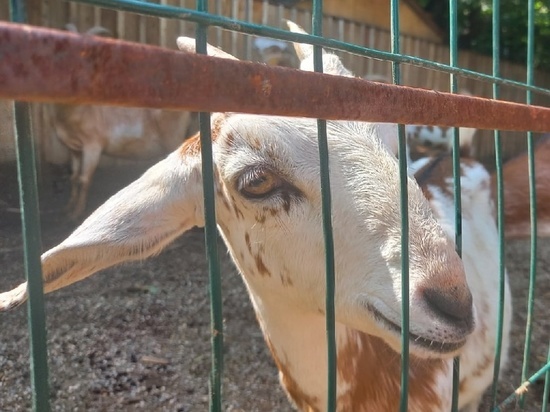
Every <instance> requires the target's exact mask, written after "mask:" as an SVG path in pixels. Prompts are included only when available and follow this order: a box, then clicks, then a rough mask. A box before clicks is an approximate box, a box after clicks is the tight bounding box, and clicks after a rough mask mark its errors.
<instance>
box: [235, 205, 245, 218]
mask: <svg viewBox="0 0 550 412" xmlns="http://www.w3.org/2000/svg"><path fill="white" fill-rule="evenodd" d="M233 210H234V211H235V216H236V217H237V219H240V220H242V219H244V215H243V212H241V211H240V210H239V208H238V207H235V208H234V209H233Z"/></svg>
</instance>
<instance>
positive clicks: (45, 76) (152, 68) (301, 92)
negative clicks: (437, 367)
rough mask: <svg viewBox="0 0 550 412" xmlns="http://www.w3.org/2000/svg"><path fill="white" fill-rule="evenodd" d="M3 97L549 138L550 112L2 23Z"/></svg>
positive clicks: (0, 72)
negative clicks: (469, 129)
mask: <svg viewBox="0 0 550 412" xmlns="http://www.w3.org/2000/svg"><path fill="white" fill-rule="evenodd" d="M0 62H1V64H0V98H5V99H16V100H24V101H37V102H38V101H42V102H48V101H49V102H57V103H75V104H76V103H78V104H112V105H121V106H143V107H159V108H166V109H180V110H191V111H212V112H222V111H224V112H225V111H233V112H245V113H255V114H273V115H281V116H300V117H313V118H321V119H342V120H362V121H375V122H392V123H404V124H426V125H439V126H468V127H475V128H479V129H501V130H517V131H527V130H531V131H534V132H549V131H550V108H544V107H537V106H527V105H523V104H517V103H510V102H503V101H494V100H489V99H482V98H475V97H469V96H460V95H452V94H449V93H441V92H436V91H431V90H424V89H414V88H410V87H403V86H395V85H389V84H382V83H375V82H369V81H366V80H361V79H353V78H344V77H338V76H331V75H325V74H320V73H311V72H303V71H300V70H294V69H288V68H282V67H269V66H266V65H262V64H257V63H250V62H240V61H233V60H226V59H219V58H213V57H207V56H201V55H194V54H186V53H181V52H177V51H173V50H167V49H162V48H159V47H153V46H147V45H142V44H136V43H129V42H123V41H120V40H115V39H105V38H100V37H93V36H81V35H77V34H73V33H68V32H63V31H57V30H52V29H45V28H38V27H33V26H27V25H19V24H12V23H4V22H3V23H0Z"/></svg>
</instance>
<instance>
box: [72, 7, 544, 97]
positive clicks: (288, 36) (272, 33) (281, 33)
mask: <svg viewBox="0 0 550 412" xmlns="http://www.w3.org/2000/svg"><path fill="white" fill-rule="evenodd" d="M69 1H73V2H77V3H87V4H91V5H94V6H103V7H108V8H111V9H115V10H122V11H130V12H134V13H140V14H144V15H147V16H155V17H164V18H175V19H180V20H186V21H192V22H195V23H200V24H207V25H210V26H216V27H220V28H222V29H227V30H233V31H238V32H240V33H245V34H252V35H256V36H266V37H271V38H274V39H279V40H286V41H297V42H301V43H310V44H313V45H315V46H321V47H327V48H330V49H334V50H340V51H345V52H348V53H352V54H355V55H358V56H363V57H371V58H374V59H378V60H384V61H391V62H394V63H405V64H411V65H413V66H417V67H423V68H425V69H432V70H437V71H440V72H444V73H449V74H455V75H460V76H462V77H467V78H469V79H474V80H480V81H485V82H490V83H496V84H500V85H506V86H512V87H517V88H520V89H523V90H530V91H532V92H536V93H539V94H545V95H550V90H549V89H545V88H542V87H537V86H534V85H532V84H526V83H522V82H518V81H515V80H510V79H503V78H501V77H497V76H491V75H489V74H485V73H480V72H476V71H473V70H468V69H463V68H460V67H453V66H449V65H448V64H443V63H439V62H436V61H433V60H426V59H422V58H420V57H416V56H409V55H406V54H394V53H391V52H387V51H383V50H377V49H371V48H369V47H364V46H359V45H356V44H351V43H346V42H344V41H341V40H336V39H329V38H326V37H320V36H315V35H310V34H300V33H291V32H289V31H287V30H281V29H278V28H275V27H268V26H262V25H258V24H254V23H250V22H246V21H242V20H237V19H231V18H229V17H225V16H217V15H212V14H208V13H204V12H200V11H197V10H193V9H187V8H183V7H176V6H167V5H164V4H156V3H148V2H145V1H140V0H69Z"/></svg>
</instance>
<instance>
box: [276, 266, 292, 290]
mask: <svg viewBox="0 0 550 412" xmlns="http://www.w3.org/2000/svg"><path fill="white" fill-rule="evenodd" d="M279 277H280V279H281V283H282V284H283V286H285V287H286V286H292V285H293V284H294V282H292V278H291V277H290V273H289V271H288V269H287V268H286V267H283V270H282V271H281V273H280V274H279Z"/></svg>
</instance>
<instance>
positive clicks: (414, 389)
mask: <svg viewBox="0 0 550 412" xmlns="http://www.w3.org/2000/svg"><path fill="white" fill-rule="evenodd" d="M446 367H447V366H446V364H445V363H444V362H443V361H440V360H419V359H411V362H410V368H409V378H410V379H409V407H410V408H411V410H426V411H428V410H440V409H441V408H442V407H443V405H442V404H441V400H440V398H439V396H438V394H437V393H436V392H435V390H434V388H435V387H436V386H437V385H436V376H437V374H438V373H440V372H443V371H445V370H446ZM367 371H368V373H367ZM337 373H338V377H339V379H340V380H341V382H344V383H348V384H351V385H350V389H349V390H348V391H347V392H345V393H343V394H342V395H340V396H339V397H338V407H339V408H340V409H341V410H343V411H396V410H398V409H399V390H400V386H401V383H400V382H401V358H400V356H399V354H397V353H396V352H394V351H393V350H392V349H391V348H390V347H389V346H387V344H386V343H385V342H384V341H383V340H382V339H380V338H378V337H374V336H371V335H367V334H365V333H362V332H358V331H354V330H349V331H348V341H347V344H346V345H345V346H343V347H342V348H341V349H340V350H339V351H338V367H337ZM381 376H384V379H381Z"/></svg>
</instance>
